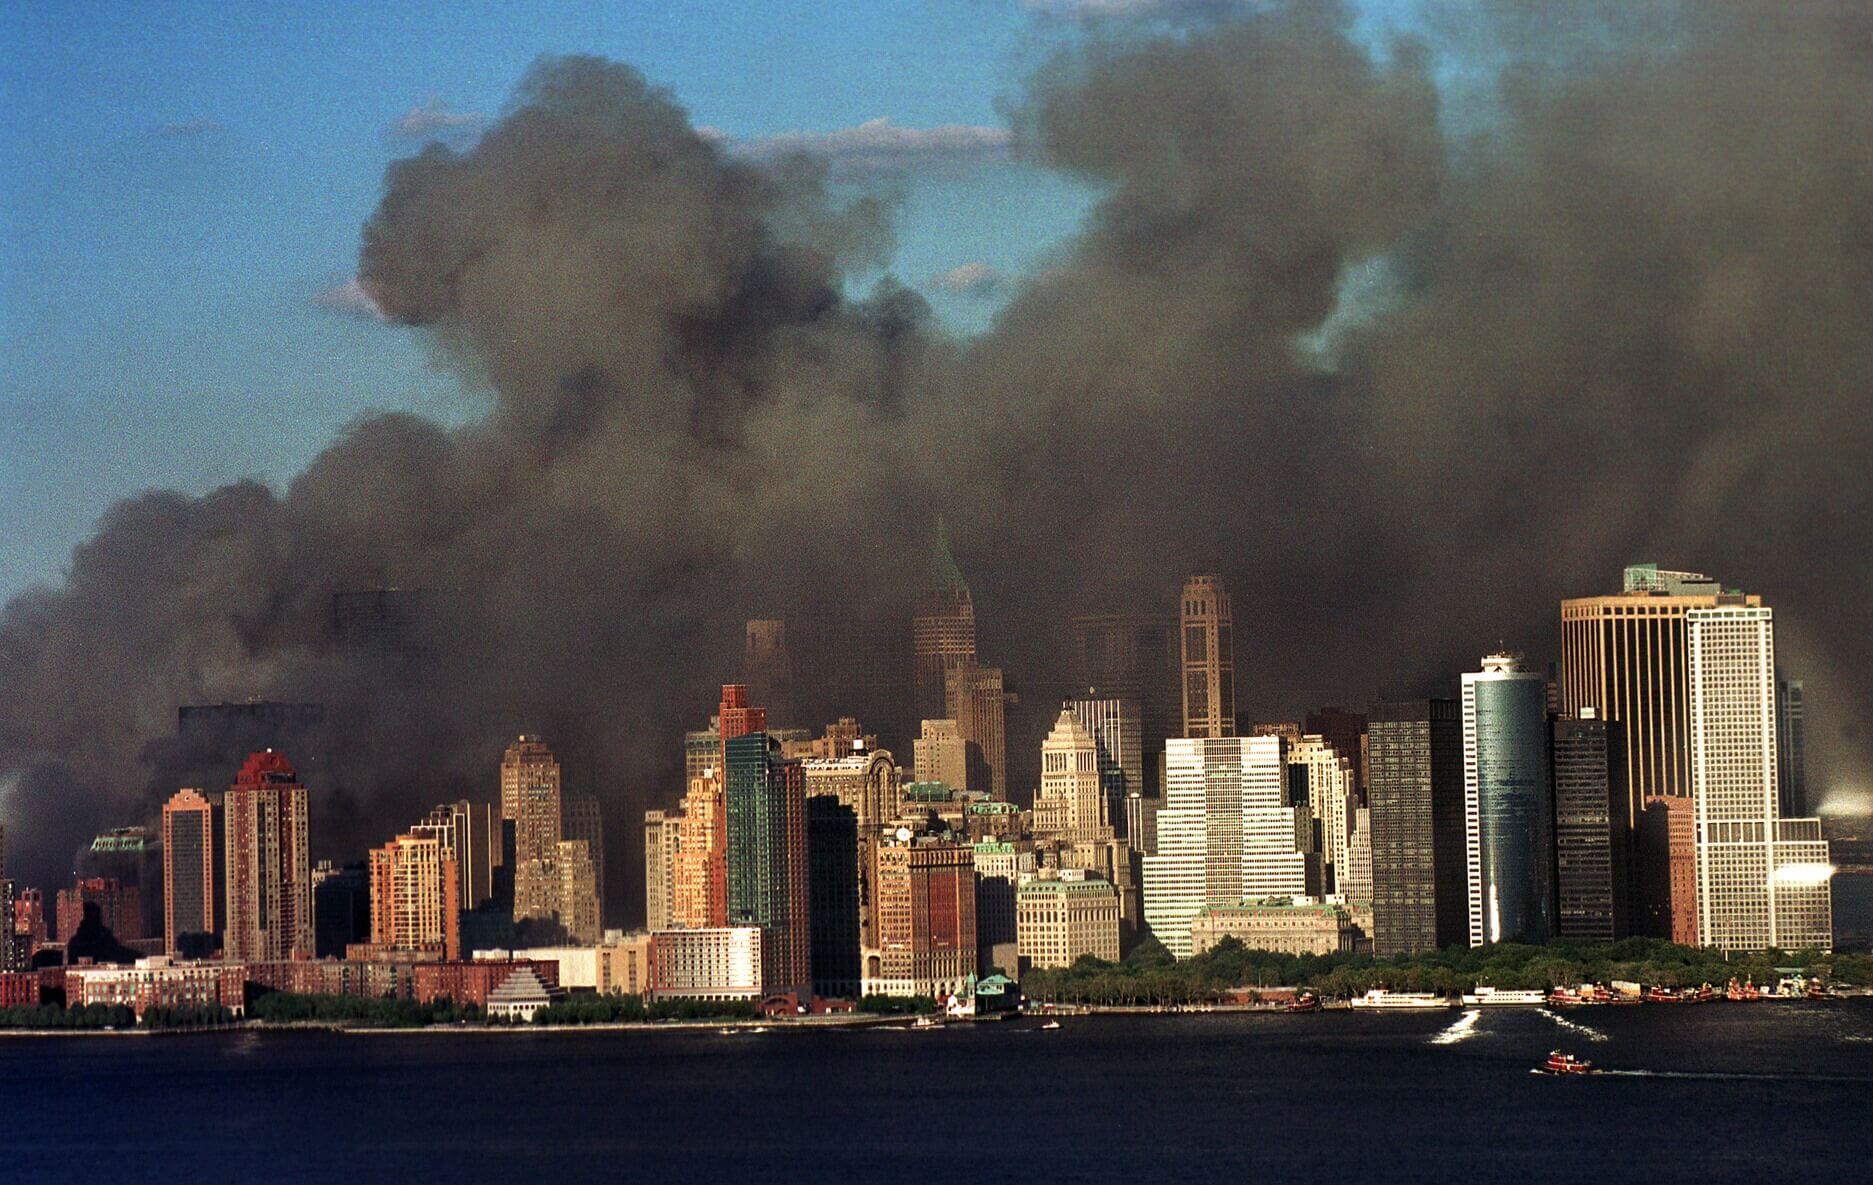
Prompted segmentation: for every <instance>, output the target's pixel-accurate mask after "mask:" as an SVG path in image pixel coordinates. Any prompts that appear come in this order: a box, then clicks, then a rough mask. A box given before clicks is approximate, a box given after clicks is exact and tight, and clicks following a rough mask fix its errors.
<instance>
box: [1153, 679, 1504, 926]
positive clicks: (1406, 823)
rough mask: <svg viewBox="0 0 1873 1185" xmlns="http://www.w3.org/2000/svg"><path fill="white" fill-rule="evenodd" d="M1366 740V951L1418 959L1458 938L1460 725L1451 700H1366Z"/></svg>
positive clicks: (1462, 875)
mask: <svg viewBox="0 0 1873 1185" xmlns="http://www.w3.org/2000/svg"><path fill="white" fill-rule="evenodd" d="M1366 737H1367V747H1368V750H1369V753H1370V756H1369V758H1368V765H1367V771H1366V776H1367V788H1368V792H1369V794H1370V797H1371V807H1370V809H1371V815H1370V818H1371V828H1372V926H1373V934H1372V947H1373V953H1375V954H1378V955H1394V954H1417V953H1419V952H1422V951H1432V950H1440V949H1442V948H1443V947H1446V946H1453V945H1455V944H1457V943H1461V942H1465V941H1467V940H1468V938H1469V924H1468V907H1467V901H1468V893H1467V884H1466V865H1465V861H1464V821H1463V807H1464V787H1463V782H1464V775H1463V724H1462V720H1461V717H1460V715H1459V713H1458V710H1457V703H1456V701H1455V700H1447V699H1428V700H1405V701H1399V702H1393V703H1381V704H1375V705H1373V708H1372V711H1371V713H1370V714H1369V715H1368V720H1367V726H1366ZM1159 826H1160V828H1161V827H1162V826H1163V824H1162V822H1160V824H1159Z"/></svg>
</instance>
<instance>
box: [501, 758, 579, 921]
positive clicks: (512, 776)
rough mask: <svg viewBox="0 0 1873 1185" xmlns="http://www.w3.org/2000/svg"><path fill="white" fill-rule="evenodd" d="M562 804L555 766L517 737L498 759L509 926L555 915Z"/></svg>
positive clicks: (561, 835)
mask: <svg viewBox="0 0 1873 1185" xmlns="http://www.w3.org/2000/svg"><path fill="white" fill-rule="evenodd" d="M563 811H564V804H563V800H562V797H561V794H560V772H559V762H558V761H556V760H554V758H553V751H552V750H551V749H549V748H547V747H546V744H545V743H544V742H543V741H541V740H540V738H538V737H535V736H525V735H523V736H521V737H520V738H519V739H517V740H516V741H515V742H514V743H513V744H511V745H509V746H508V747H507V752H506V754H505V755H503V757H502V759H501V822H502V826H503V827H510V826H511V827H512V829H513V833H514V841H513V850H514V921H516V922H523V921H529V920H533V919H552V918H556V917H557V916H558V914H559V870H558V869H557V868H555V867H554V865H553V861H554V860H555V859H556V858H557V857H558V855H559V842H560V840H561V839H563V838H565V833H564V830H563V819H564V815H563Z"/></svg>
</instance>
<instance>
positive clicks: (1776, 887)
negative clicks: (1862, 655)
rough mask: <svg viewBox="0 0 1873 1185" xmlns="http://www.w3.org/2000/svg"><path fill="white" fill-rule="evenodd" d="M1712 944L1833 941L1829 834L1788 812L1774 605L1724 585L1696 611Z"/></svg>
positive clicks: (1702, 907)
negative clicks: (1782, 779)
mask: <svg viewBox="0 0 1873 1185" xmlns="http://www.w3.org/2000/svg"><path fill="white" fill-rule="evenodd" d="M1685 621H1686V626H1687V630H1686V632H1687V650H1688V652H1689V670H1690V685H1691V695H1690V735H1691V746H1690V747H1691V797H1692V805H1693V810H1694V811H1695V818H1696V824H1697V918H1698V940H1699V943H1700V944H1701V945H1704V946H1715V947H1718V948H1720V949H1722V950H1724V951H1757V950H1765V949H1768V948H1771V947H1774V948H1778V949H1786V950H1800V949H1805V948H1808V947H1818V948H1822V949H1827V948H1830V947H1832V946H1833V943H1834V931H1833V900H1832V893H1831V890H1830V884H1829V881H1830V878H1831V876H1832V873H1833V869H1832V866H1831V865H1830V863H1829V861H1828V847H1827V841H1826V840H1824V839H1823V838H1822V837H1821V823H1820V820H1818V819H1785V818H1782V817H1781V811H1780V803H1779V795H1778V790H1779V787H1778V784H1777V777H1776V775H1777V770H1776V734H1775V724H1776V693H1775V619H1774V611H1773V610H1771V609H1768V608H1766V607H1763V606H1761V605H1759V604H1752V603H1750V602H1749V601H1748V600H1746V599H1745V598H1743V597H1740V596H1738V597H1731V596H1724V597H1720V598H1719V599H1718V603H1717V604H1716V605H1715V606H1712V607H1710V608H1700V609H1691V610H1689V611H1688V612H1686V614H1685Z"/></svg>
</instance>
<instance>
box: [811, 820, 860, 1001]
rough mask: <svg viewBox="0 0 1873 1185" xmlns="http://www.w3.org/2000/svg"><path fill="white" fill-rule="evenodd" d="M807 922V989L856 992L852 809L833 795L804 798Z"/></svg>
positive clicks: (841, 994)
mask: <svg viewBox="0 0 1873 1185" xmlns="http://www.w3.org/2000/svg"><path fill="white" fill-rule="evenodd" d="M806 851H807V879H808V885H809V888H808V894H807V897H808V901H807V916H808V919H809V921H808V926H809V930H810V932H811V934H812V943H811V945H812V959H813V994H814V995H817V996H835V997H844V998H847V999H851V998H853V997H856V996H857V995H858V992H859V984H860V968H859V902H858V894H859V878H858V853H859V847H858V813H857V812H856V811H854V810H853V809H852V808H851V807H849V806H847V805H845V804H844V803H842V802H840V801H839V799H838V796H837V795H832V794H815V795H814V796H813V797H811V798H809V799H807V800H806Z"/></svg>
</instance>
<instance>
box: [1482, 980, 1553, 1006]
mask: <svg viewBox="0 0 1873 1185" xmlns="http://www.w3.org/2000/svg"><path fill="white" fill-rule="evenodd" d="M1547 1002H1548V993H1547V992H1542V991H1517V990H1515V989H1513V988H1493V987H1485V986H1484V985H1482V984H1480V983H1479V984H1477V985H1476V990H1475V991H1473V992H1465V993H1463V1006H1464V1007H1465V1008H1506V1007H1510V1006H1523V1007H1529V1008H1539V1007H1541V1006H1542V1005H1544V1004H1546V1003H1547Z"/></svg>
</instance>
